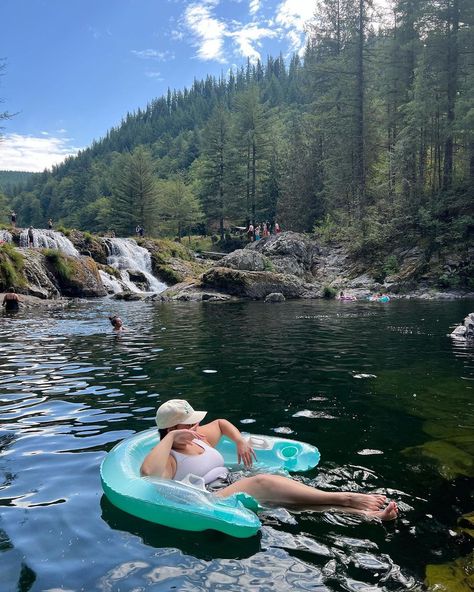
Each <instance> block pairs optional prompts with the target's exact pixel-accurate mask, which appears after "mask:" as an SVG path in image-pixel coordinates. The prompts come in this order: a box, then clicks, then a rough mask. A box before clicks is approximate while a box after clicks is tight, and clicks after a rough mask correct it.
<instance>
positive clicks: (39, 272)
mask: <svg viewBox="0 0 474 592" xmlns="http://www.w3.org/2000/svg"><path fill="white" fill-rule="evenodd" d="M10 287H13V288H15V290H16V291H18V292H19V293H21V294H28V295H30V296H36V297H38V298H42V299H51V298H59V297H60V296H76V297H98V296H105V295H106V291H105V289H104V286H103V284H102V280H101V278H100V276H99V271H98V269H97V265H96V263H95V261H94V260H93V259H91V258H90V257H70V256H67V255H63V254H60V253H59V252H56V251H54V252H53V251H51V250H50V251H48V250H40V249H23V248H15V247H13V246H11V245H8V246H5V245H3V246H0V291H5V290H8V289H9V288H10Z"/></svg>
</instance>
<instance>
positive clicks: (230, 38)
mask: <svg viewBox="0 0 474 592" xmlns="http://www.w3.org/2000/svg"><path fill="white" fill-rule="evenodd" d="M234 1H235V2H237V1H240V0H234ZM247 1H248V13H247V18H246V19H245V17H244V19H243V20H231V19H229V18H227V19H224V18H222V17H221V18H219V17H218V16H217V15H216V13H215V9H216V7H217V6H218V5H219V4H223V3H222V0H194V1H193V2H192V3H190V4H189V5H188V6H187V8H186V9H185V12H184V16H183V20H182V24H183V25H184V28H185V29H187V30H188V31H189V32H190V33H191V36H190V39H191V43H193V44H194V45H195V46H196V47H197V57H198V58H199V59H201V60H216V61H219V62H229V61H230V59H231V56H232V54H234V55H240V56H243V57H246V58H249V59H250V60H251V61H253V62H255V61H256V60H257V59H260V58H261V55H260V48H261V47H262V42H263V40H264V39H265V38H267V39H268V38H275V37H277V38H279V39H286V40H287V43H288V53H291V52H293V51H302V50H303V49H304V47H305V45H306V30H305V25H306V23H307V21H309V20H310V19H312V17H313V13H314V2H313V1H312V0H279V1H278V4H277V6H276V8H275V9H274V11H273V13H272V15H271V16H270V15H268V14H267V15H266V17H263V15H261V13H262V10H263V7H264V3H263V0H247ZM267 12H268V11H267ZM257 13H258V14H257ZM173 36H174V38H175V39H177V38H178V31H177V30H176V29H175V30H174V31H173ZM179 38H182V33H180V35H179Z"/></svg>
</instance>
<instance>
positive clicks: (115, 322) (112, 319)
mask: <svg viewBox="0 0 474 592" xmlns="http://www.w3.org/2000/svg"><path fill="white" fill-rule="evenodd" d="M119 319H120V317H119V316H118V315H113V316H111V317H109V321H110V322H111V323H112V325H113V326H114V327H115V325H116V324H117V321H118V320H119Z"/></svg>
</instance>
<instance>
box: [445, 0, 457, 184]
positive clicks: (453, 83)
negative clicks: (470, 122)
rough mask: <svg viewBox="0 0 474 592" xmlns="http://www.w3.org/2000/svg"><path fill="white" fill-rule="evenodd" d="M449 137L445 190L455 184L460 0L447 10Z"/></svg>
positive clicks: (446, 143) (447, 138)
mask: <svg viewBox="0 0 474 592" xmlns="http://www.w3.org/2000/svg"><path fill="white" fill-rule="evenodd" d="M446 28H447V37H448V55H447V73H448V89H447V91H448V92H447V97H448V104H447V137H446V140H445V142H444V167H443V190H444V191H447V190H449V189H451V187H452V185H453V164H454V139H453V124H454V107H455V103H456V94H457V86H458V57H459V56H458V30H459V0H448V12H447V23H446Z"/></svg>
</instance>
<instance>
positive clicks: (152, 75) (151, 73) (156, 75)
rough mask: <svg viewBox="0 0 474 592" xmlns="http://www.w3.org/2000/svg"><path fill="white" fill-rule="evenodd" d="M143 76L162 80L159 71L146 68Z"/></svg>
mask: <svg viewBox="0 0 474 592" xmlns="http://www.w3.org/2000/svg"><path fill="white" fill-rule="evenodd" d="M145 76H146V77H147V78H154V79H155V80H163V77H162V76H161V72H156V71H153V70H148V71H147V72H145Z"/></svg>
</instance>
